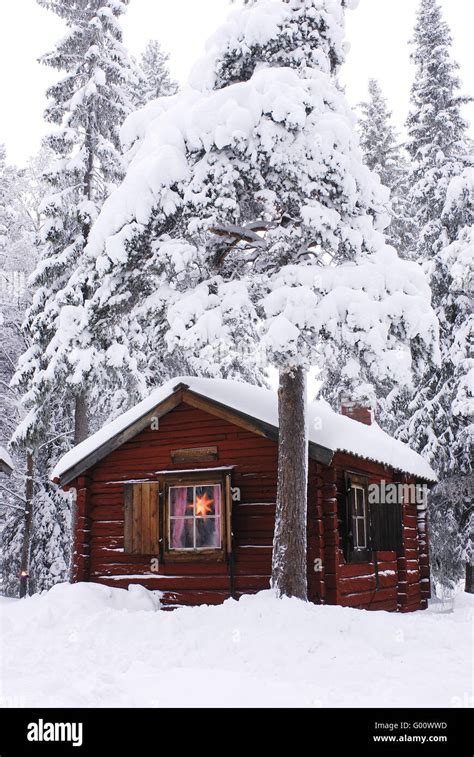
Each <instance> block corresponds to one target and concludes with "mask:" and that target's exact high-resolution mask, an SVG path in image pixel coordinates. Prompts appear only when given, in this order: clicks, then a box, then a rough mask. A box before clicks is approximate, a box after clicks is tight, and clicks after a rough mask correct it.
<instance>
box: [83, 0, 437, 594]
mask: <svg viewBox="0 0 474 757" xmlns="http://www.w3.org/2000/svg"><path fill="white" fill-rule="evenodd" d="M355 4H356V3H355V2H354V1H353V0H351V2H350V3H349V2H341V0H289V1H288V2H285V1H284V0H273V1H272V2H267V1H265V2H264V1H262V2H256V3H251V4H248V5H247V4H246V7H244V8H242V9H239V10H236V11H234V12H233V13H232V14H231V16H230V17H229V19H228V21H227V23H226V24H225V25H224V26H223V27H222V28H221V29H220V30H219V31H218V32H217V33H216V34H215V35H214V37H213V38H212V39H211V40H210V42H209V44H208V53H207V55H206V57H205V58H204V59H203V60H202V61H201V62H200V63H199V64H198V65H197V66H196V67H195V69H194V71H193V74H192V77H191V82H190V85H191V86H190V87H189V88H187V89H184V90H183V91H182V92H181V93H180V94H178V95H177V96H176V97H175V98H164V99H163V100H160V101H158V102H157V103H155V104H154V105H153V108H150V106H149V107H148V108H147V109H145V110H144V111H142V112H140V113H139V114H136V115H134V116H133V117H131V118H130V119H129V120H128V122H127V124H126V126H125V129H124V137H125V139H126V141H127V142H128V143H129V144H130V145H131V148H130V153H129V168H128V172H127V175H126V177H125V180H124V182H123V183H122V185H121V187H120V188H119V189H118V190H117V191H116V192H115V193H114V194H113V195H112V196H111V197H110V198H109V199H108V201H107V202H106V203H105V205H104V208H103V210H102V212H101V215H100V216H99V218H98V220H97V222H96V223H95V225H94V228H93V230H92V232H91V235H90V239H89V246H88V254H89V255H90V256H91V257H94V258H95V259H96V264H97V268H98V270H99V274H100V279H101V283H100V286H99V288H98V290H97V291H96V292H95V293H94V296H93V297H92V298H91V303H90V307H93V303H100V302H109V303H110V300H111V298H113V296H115V297H116V299H117V301H118V302H121V303H122V304H123V303H124V302H125V303H126V307H127V309H129V311H130V313H131V314H132V316H133V317H137V314H141V313H143V309H144V308H147V317H148V319H151V320H152V321H153V322H154V323H155V324H156V323H159V324H160V329H162V325H161V324H162V323H163V314H164V313H165V314H166V317H167V319H168V328H167V333H166V335H165V336H166V340H167V343H168V346H169V348H170V349H171V350H173V351H175V352H180V353H182V354H183V355H184V356H185V358H186V359H187V360H188V362H189V363H190V364H191V366H192V367H193V369H194V370H196V371H199V372H201V373H206V372H207V373H210V374H211V375H212V374H213V373H216V372H219V371H220V370H221V366H220V365H219V364H217V365H216V364H215V363H216V351H215V346H216V344H217V345H218V346H219V348H220V351H219V355H218V356H219V357H223V356H224V361H225V360H226V359H227V356H229V355H236V356H237V365H238V357H239V356H238V350H239V348H240V347H241V348H242V349H244V348H245V346H246V345H250V346H251V345H252V344H253V349H254V351H256V349H257V346H258V347H261V348H263V349H264V350H265V351H266V358H267V361H268V363H269V364H271V365H273V366H276V367H277V368H278V370H279V373H280V389H279V412H280V434H279V471H278V494H277V518H276V528H275V541H274V550H273V586H274V587H275V589H276V590H277V592H278V593H279V594H288V595H294V596H298V597H302V598H305V597H306V476H307V471H306V465H307V434H306V423H305V396H306V391H305V383H306V372H307V370H308V368H309V367H310V366H311V365H319V366H321V367H322V368H325V369H327V368H328V366H329V368H331V369H335V368H336V369H337V371H338V374H339V375H342V376H343V377H344V381H345V382H346V384H347V388H348V389H349V390H350V391H351V393H352V394H353V395H355V394H356V393H358V394H359V396H360V395H361V394H362V393H365V394H367V393H370V392H371V382H372V381H373V380H375V379H376V380H379V381H380V380H382V379H383V378H385V379H386V380H389V378H390V377H391V378H392V380H393V379H394V378H395V380H399V381H408V380H409V375H410V362H411V354H410V348H411V347H413V348H414V350H418V353H417V354H418V357H420V356H421V354H422V351H423V350H424V353H425V357H426V355H427V354H431V353H432V352H435V351H436V335H437V324H436V319H435V317H434V314H433V312H432V310H431V307H430V304H429V288H428V286H427V283H426V280H425V278H424V275H423V273H422V271H421V269H420V268H419V266H417V264H415V263H413V262H406V261H401V260H400V259H399V258H398V257H397V254H396V252H395V250H394V249H393V248H391V247H388V246H387V245H386V244H385V240H384V236H383V229H384V227H385V226H386V225H387V223H388V220H389V218H388V216H387V213H386V211H385V208H386V204H387V200H388V190H386V189H384V188H383V187H382V186H381V184H380V181H379V180H378V178H377V177H376V176H375V175H374V174H373V173H372V172H371V171H370V170H369V169H368V168H367V167H366V166H365V165H364V163H363V156H362V152H361V149H360V146H359V143H358V138H357V136H356V129H355V119H354V116H353V114H352V112H351V110H350V108H349V106H348V104H347V102H346V100H345V97H344V95H343V94H342V92H341V89H340V88H339V86H338V84H337V80H336V75H337V71H338V69H339V67H340V65H341V64H342V62H343V60H344V54H345V43H344V35H343V22H344V17H343V13H344V6H346V5H351V6H352V5H355ZM137 262H140V265H141V271H137V265H136V264H137ZM144 274H145V275H146V277H147V282H144V283H145V284H146V289H145V292H144V295H142V293H141V289H140V286H139V283H140V284H141V283H142V280H143V279H144ZM140 277H141V278H140ZM154 313H155V317H154V318H153V314H154ZM132 316H131V317H132ZM401 351H404V354H405V356H406V359H404V360H400V358H399V354H400V352H401ZM343 354H344V355H345V356H346V357H345V359H344V360H343V361H342V362H341V356H342V355H343ZM240 362H241V365H242V369H243V370H244V369H245V367H246V366H245V361H243V360H241V361H240Z"/></svg>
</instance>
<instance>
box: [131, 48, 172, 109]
mask: <svg viewBox="0 0 474 757" xmlns="http://www.w3.org/2000/svg"><path fill="white" fill-rule="evenodd" d="M139 68H140V71H141V74H142V76H140V79H139V81H138V83H137V85H136V86H135V88H134V93H133V100H134V105H135V106H136V107H142V106H143V105H146V104H147V103H148V102H150V100H156V99H157V98H158V97H166V96H167V95H174V94H176V92H177V91H178V85H177V83H176V82H175V81H174V80H173V79H172V77H171V74H170V69H169V55H168V54H167V53H165V52H164V51H163V50H162V47H161V45H160V43H159V42H158V40H156V39H154V40H150V41H149V42H148V44H147V46H146V48H145V51H144V52H143V53H142V55H141V58H140V63H139Z"/></svg>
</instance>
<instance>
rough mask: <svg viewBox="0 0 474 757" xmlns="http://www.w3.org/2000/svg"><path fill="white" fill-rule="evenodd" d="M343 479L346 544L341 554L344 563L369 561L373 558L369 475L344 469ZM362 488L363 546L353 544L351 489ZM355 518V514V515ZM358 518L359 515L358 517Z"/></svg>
mask: <svg viewBox="0 0 474 757" xmlns="http://www.w3.org/2000/svg"><path fill="white" fill-rule="evenodd" d="M344 481H345V489H346V491H345V508H346V516H345V531H346V533H345V537H346V545H345V547H344V545H343V554H344V558H345V561H346V563H357V562H370V561H371V560H372V559H373V550H372V532H371V520H370V508H369V497H368V489H369V476H367V475H366V474H363V473H361V472H359V471H357V472H356V471H351V470H346V471H345V472H344ZM357 489H358V490H360V489H362V490H363V492H364V506H365V507H364V513H365V516H364V520H365V538H366V546H365V547H355V546H354V501H353V496H352V491H353V490H354V491H355V490H357ZM356 519H357V516H356ZM358 519H360V516H359V518H358Z"/></svg>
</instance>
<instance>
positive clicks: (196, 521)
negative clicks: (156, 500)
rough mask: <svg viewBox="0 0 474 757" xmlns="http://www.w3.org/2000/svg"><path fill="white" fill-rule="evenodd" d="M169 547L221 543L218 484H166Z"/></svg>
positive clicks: (216, 546) (193, 547)
mask: <svg viewBox="0 0 474 757" xmlns="http://www.w3.org/2000/svg"><path fill="white" fill-rule="evenodd" d="M168 499H169V501H168V509H167V512H168V523H167V531H168V551H169V552H174V551H180V552H181V551H189V550H191V551H199V550H209V549H221V547H222V487H221V484H206V483H202V484H201V483H199V484H197V485H195V486H189V485H185V486H170V487H169V488H168Z"/></svg>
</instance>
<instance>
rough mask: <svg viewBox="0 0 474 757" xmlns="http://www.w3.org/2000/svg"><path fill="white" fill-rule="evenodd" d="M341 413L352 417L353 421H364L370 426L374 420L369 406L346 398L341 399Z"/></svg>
mask: <svg viewBox="0 0 474 757" xmlns="http://www.w3.org/2000/svg"><path fill="white" fill-rule="evenodd" d="M341 414H342V415H346V416H347V417H348V418H352V420H354V421H359V423H365V425H366V426H371V425H372V422H373V420H374V412H373V410H372V408H371V407H369V406H368V405H363V404H361V403H360V402H354V401H352V400H347V399H343V400H342V401H341Z"/></svg>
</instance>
